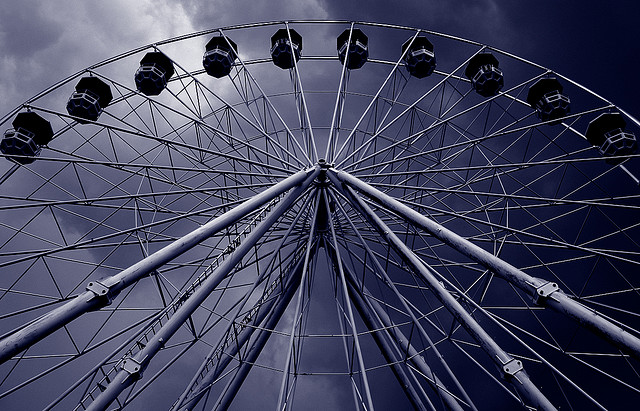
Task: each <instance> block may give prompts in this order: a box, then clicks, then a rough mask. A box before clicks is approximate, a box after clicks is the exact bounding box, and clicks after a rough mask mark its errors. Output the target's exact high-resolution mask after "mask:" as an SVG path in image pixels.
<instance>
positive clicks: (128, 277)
mask: <svg viewBox="0 0 640 411" xmlns="http://www.w3.org/2000/svg"><path fill="white" fill-rule="evenodd" d="M318 173H319V167H314V168H310V169H308V170H302V171H299V172H298V173H296V174H293V175H291V176H290V177H287V178H286V179H285V180H283V181H281V182H279V183H277V184H275V185H274V186H272V187H270V188H268V189H267V190H265V191H263V192H262V193H259V194H257V195H255V196H254V197H252V198H250V199H249V200H247V201H245V202H244V203H242V204H240V205H238V206H237V207H235V208H233V209H232V210H229V211H227V212H226V213H224V214H222V215H221V216H219V217H217V218H215V219H213V220H211V221H209V222H208V223H207V224H205V225H203V226H201V227H199V228H197V229H196V230H194V231H192V232H190V233H189V234H187V235H185V236H184V237H182V238H180V239H178V240H176V241H174V242H173V243H171V244H169V245H167V246H166V247H164V248H162V249H160V250H158V251H156V252H155V253H153V254H151V255H150V256H148V257H146V258H144V259H143V260H140V261H139V262H138V263H136V264H134V265H132V266H131V267H129V268H127V269H125V270H123V271H121V272H120V273H118V274H116V275H114V276H111V277H107V278H105V279H102V280H100V281H99V282H98V281H94V282H91V283H89V285H88V286H87V290H86V291H85V292H83V293H81V294H80V295H78V296H77V297H76V298H74V299H73V300H71V301H69V302H67V303H65V304H64V305H61V306H60V307H58V308H56V309H54V310H52V311H50V312H48V313H46V314H44V315H43V316H41V317H39V318H38V319H36V320H34V321H32V322H30V323H29V324H27V325H26V326H24V327H22V328H20V329H18V330H17V331H15V332H14V333H12V334H10V335H8V336H6V337H5V338H4V339H3V340H2V341H0V363H3V362H5V361H7V360H9V359H10V358H11V357H13V356H14V355H16V354H18V353H20V352H21V351H23V350H25V349H27V348H29V347H30V346H32V345H33V344H35V343H36V342H38V341H40V340H42V339H43V338H45V337H46V336H48V335H49V334H51V333H53V332H55V331H56V330H58V329H60V328H62V327H64V326H65V325H67V324H68V323H70V322H71V321H73V320H74V319H76V318H78V317H80V316H81V315H83V314H85V313H87V312H90V311H94V310H98V309H100V308H102V307H104V306H107V305H109V304H110V303H111V301H112V299H113V298H115V297H116V296H117V295H118V294H119V293H120V292H121V291H122V290H124V289H125V288H127V287H129V286H131V285H132V284H134V283H135V282H137V281H138V280H139V279H141V278H143V277H144V276H146V275H148V274H149V273H151V272H152V271H154V270H156V269H158V268H159V267H161V266H162V265H164V264H166V263H167V262H169V261H171V260H173V259H174V258H175V257H177V256H178V255H180V254H182V253H184V252H185V251H187V250H189V249H191V248H193V247H194V246H196V245H198V244H199V243H201V242H202V241H204V240H206V239H207V238H209V237H211V236H212V235H214V234H215V233H217V232H219V231H220V230H222V229H224V228H226V227H228V226H230V225H231V224H233V223H235V222H236V221H238V220H239V219H241V218H242V217H244V216H245V215H247V214H249V213H251V212H253V211H255V210H256V209H258V208H259V207H260V206H262V205H264V204H266V203H267V202H268V201H271V200H272V199H274V198H276V197H277V196H279V195H280V194H282V193H284V192H285V191H287V190H289V189H291V188H292V187H295V186H296V185H299V184H300V183H302V182H303V181H305V179H309V178H311V179H313V178H315V176H316V175H317V174H318ZM309 181H310V180H309Z"/></svg>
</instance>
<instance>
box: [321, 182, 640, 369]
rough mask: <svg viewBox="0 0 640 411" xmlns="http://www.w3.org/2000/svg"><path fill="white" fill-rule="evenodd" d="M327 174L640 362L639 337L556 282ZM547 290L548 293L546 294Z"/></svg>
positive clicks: (374, 192) (388, 198)
mask: <svg viewBox="0 0 640 411" xmlns="http://www.w3.org/2000/svg"><path fill="white" fill-rule="evenodd" d="M327 175H328V176H329V178H331V180H332V181H333V183H334V184H336V185H342V184H343V183H344V184H346V185H348V186H350V187H353V188H355V189H356V190H358V191H360V192H361V193H363V194H365V195H366V196H367V197H369V198H371V199H372V200H374V201H376V202H377V203H379V204H381V205H382V206H383V207H384V208H386V209H387V210H389V211H391V212H393V213H394V214H396V215H398V216H400V217H402V218H404V219H406V220H407V221H409V222H411V223H413V224H415V225H416V226H417V227H420V228H422V229H423V230H425V231H426V232H428V233H429V234H431V235H432V236H434V237H436V238H437V239H439V240H440V241H442V242H443V243H445V244H448V245H449V246H451V247H452V248H454V249H456V250H457V251H459V252H460V253H462V254H464V255H465V256H467V257H469V258H471V259H472V260H474V261H475V262H477V263H478V264H480V265H482V266H484V267H485V268H487V269H489V270H490V271H491V272H493V273H494V274H496V275H497V276H498V277H500V278H502V279H504V280H507V281H508V282H510V283H511V284H513V285H515V286H516V287H518V288H519V289H521V290H523V291H524V292H526V293H528V294H529V295H531V296H532V298H533V300H534V301H535V302H536V303H537V304H539V305H542V306H547V307H549V308H551V309H552V310H554V311H557V312H559V313H562V314H564V315H566V316H568V317H569V318H572V319H573V320H575V321H577V322H578V323H579V324H581V325H583V326H584V327H586V328H587V329H589V330H591V331H592V332H594V333H595V334H598V335H600V336H601V337H603V338H604V339H606V340H607V341H609V342H610V343H612V344H613V345H615V346H617V347H618V348H620V349H622V350H623V351H625V352H628V353H630V354H631V355H633V356H634V357H636V358H638V359H640V338H638V337H636V336H635V335H633V334H631V333H629V332H628V331H626V330H625V329H623V328H622V327H620V326H618V325H616V324H614V323H612V322H611V321H609V320H607V319H606V318H605V317H603V316H602V315H601V314H600V313H598V312H597V311H596V310H593V309H591V308H589V307H587V306H585V305H583V304H581V303H580V302H578V301H575V300H573V299H572V298H571V297H569V296H568V295H567V294H565V293H564V292H562V290H560V289H558V287H557V285H556V284H555V283H551V282H549V281H546V280H543V279H540V278H537V277H533V276H530V275H529V274H526V273H525V272H523V271H521V270H519V269H517V268H516V267H514V266H513V265H511V264H509V263H507V262H506V261H504V260H502V259H500V258H498V257H496V256H494V255H493V254H491V253H490V252H488V251H486V250H484V249H483V248H481V247H479V246H477V245H475V244H473V243H472V242H470V241H469V240H467V239H465V238H463V237H461V236H460V235H458V234H456V233H454V232H453V231H451V230H449V229H447V228H445V227H444V226H442V225H440V224H438V223H437V222H435V221H433V220H431V219H430V218H428V217H426V216H423V215H422V214H420V213H418V212H417V211H415V210H413V209H412V208H410V207H408V206H406V205H404V204H402V203H401V202H400V201H398V200H396V199H394V198H393V197H391V196H389V195H387V194H385V193H383V192H381V191H380V190H377V189H376V188H374V187H372V186H370V185H369V184H367V183H365V182H364V181H362V180H360V179H358V178H356V177H354V176H352V175H350V174H349V173H346V172H344V171H335V170H329V171H328V173H327ZM547 289H550V291H552V292H551V293H545V291H546V290H547Z"/></svg>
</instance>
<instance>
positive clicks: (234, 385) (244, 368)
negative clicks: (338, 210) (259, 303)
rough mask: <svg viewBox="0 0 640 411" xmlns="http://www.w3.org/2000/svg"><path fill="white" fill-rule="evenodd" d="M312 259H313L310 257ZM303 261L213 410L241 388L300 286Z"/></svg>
mask: <svg viewBox="0 0 640 411" xmlns="http://www.w3.org/2000/svg"><path fill="white" fill-rule="evenodd" d="M312 258H313V257H312ZM302 261H303V260H300V263H299V264H298V267H296V269H295V273H293V281H291V284H289V285H288V287H287V288H286V290H285V291H284V293H283V294H282V295H281V296H280V298H279V300H278V303H277V304H276V305H275V307H274V308H273V310H272V312H271V313H270V314H269V316H268V317H267V319H266V320H265V323H264V324H263V325H262V326H261V327H260V328H261V329H260V330H259V334H258V336H257V337H256V339H255V340H254V342H253V344H252V345H251V347H250V348H249V350H248V351H247V353H246V355H245V358H244V360H243V361H242V363H241V364H240V366H239V367H238V370H237V371H236V374H235V375H234V376H233V379H232V380H231V381H230V382H229V384H228V385H227V386H226V387H225V389H224V391H223V393H222V394H221V395H220V397H219V398H218V400H217V401H216V404H215V406H214V409H217V410H226V409H228V408H229V406H230V405H231V401H233V399H234V398H235V396H236V394H237V393H238V390H239V389H240V387H241V386H242V383H243V382H244V380H245V378H247V375H248V374H249V371H251V368H252V367H253V364H254V363H255V362H256V360H257V359H258V356H259V355H260V353H261V352H262V349H263V348H264V346H265V344H266V343H267V341H268V340H269V337H271V330H273V329H275V327H276V326H277V325H278V322H279V321H280V318H282V315H283V314H284V311H285V309H286V308H287V306H288V305H289V303H290V302H291V299H292V298H293V295H294V294H295V291H296V290H297V289H298V287H299V286H300V279H301V277H302V269H303V268H304V264H302Z"/></svg>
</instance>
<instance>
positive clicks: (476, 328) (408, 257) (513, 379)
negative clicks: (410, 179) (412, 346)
mask: <svg viewBox="0 0 640 411" xmlns="http://www.w3.org/2000/svg"><path fill="white" fill-rule="evenodd" d="M332 177H333V178H335V174H332ZM343 192H344V193H345V195H346V196H347V198H348V199H350V200H351V202H352V204H353V206H354V207H356V209H358V210H359V211H360V212H361V213H362V214H363V215H364V217H365V218H366V219H367V220H368V221H369V223H370V224H371V225H372V226H373V227H375V228H376V230H377V231H378V232H379V234H380V235H381V237H382V238H384V239H385V240H386V241H387V242H388V243H389V244H390V245H391V246H392V247H393V248H394V249H395V250H396V252H397V253H398V254H399V255H400V256H401V257H402V258H403V260H404V261H405V262H406V263H407V264H408V265H409V267H411V269H412V270H413V271H414V272H415V273H416V274H419V275H420V276H421V277H422V278H423V279H424V280H425V282H426V283H427V284H428V285H429V287H430V290H431V292H432V293H433V294H434V295H435V297H436V298H438V300H439V301H440V302H441V303H442V305H443V306H444V307H445V308H446V309H447V310H448V311H449V312H450V313H451V314H452V315H453V316H454V317H455V318H456V320H457V321H458V322H459V323H460V325H462V327H463V328H464V329H465V330H466V331H467V332H468V333H469V335H470V336H471V337H472V338H473V339H474V340H475V341H476V342H477V343H478V344H479V345H480V347H481V348H482V349H483V350H484V351H485V352H486V353H487V354H488V355H489V357H490V358H491V360H492V361H493V362H494V364H495V365H496V367H497V368H498V370H500V373H501V375H502V378H503V379H504V380H506V381H508V382H510V383H511V384H512V386H513V387H514V388H515V389H516V391H517V392H518V394H519V395H520V396H521V398H523V400H524V402H525V403H526V405H527V406H532V407H535V408H536V409H540V410H555V409H556V408H555V407H554V406H553V404H551V402H550V401H549V400H548V399H547V398H546V397H545V396H544V394H542V392H540V390H539V389H538V387H536V386H535V384H533V382H531V379H530V378H529V375H528V374H527V373H526V371H525V370H524V368H523V367H522V363H521V362H520V361H518V360H516V359H515V358H513V357H512V356H511V355H509V354H508V353H507V352H506V351H504V350H503V349H502V348H501V347H500V346H499V345H498V344H497V343H496V342H495V341H494V340H493V338H491V336H490V335H489V334H488V333H487V332H486V331H485V330H484V328H482V326H481V325H480V324H478V322H476V320H475V319H474V318H473V317H472V316H471V314H469V313H468V312H467V311H466V310H465V309H464V307H462V305H461V304H460V303H459V302H458V300H456V299H455V298H454V297H453V296H452V295H451V294H450V293H449V292H448V291H447V290H446V289H445V288H444V286H443V285H442V284H441V283H440V281H438V279H437V277H436V276H435V275H434V273H433V272H432V269H431V268H428V267H427V266H426V265H425V264H424V263H423V262H422V261H421V260H420V258H418V256H416V255H415V254H414V253H413V251H411V250H410V249H409V247H407V246H406V244H404V243H403V242H402V241H401V240H400V239H399V238H398V236H396V235H395V233H394V232H393V231H391V229H390V228H389V227H388V226H387V225H386V224H385V223H384V222H383V221H382V220H381V219H380V217H378V215H376V214H375V213H374V212H373V210H371V208H370V207H369V206H368V205H367V204H366V203H365V202H364V201H363V200H362V199H361V198H360V197H358V195H357V194H356V193H355V192H354V191H353V189H352V188H351V187H349V186H347V187H344V190H343Z"/></svg>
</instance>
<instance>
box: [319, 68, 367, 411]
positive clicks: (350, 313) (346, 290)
mask: <svg viewBox="0 0 640 411" xmlns="http://www.w3.org/2000/svg"><path fill="white" fill-rule="evenodd" d="M346 59H347V57H346V56H345V64H346ZM323 190H325V189H323ZM323 197H324V201H325V207H326V209H327V210H329V209H330V207H329V200H328V198H327V196H326V195H324V196H323ZM328 220H329V228H330V230H331V240H332V245H333V250H334V251H335V259H334V262H335V263H336V266H335V268H336V269H337V271H338V274H339V278H340V283H341V285H342V293H343V295H344V300H345V303H344V305H345V306H346V308H347V314H348V316H349V323H350V324H351V333H352V335H353V343H354V346H355V351H356V358H357V360H358V367H359V368H360V377H361V379H362V386H363V388H364V393H365V397H366V400H367V403H366V409H367V410H369V411H373V409H374V408H373V400H372V398H371V390H370V388H369V379H368V378H367V371H366V367H365V365H364V358H363V356H362V349H361V348H360V338H359V337H358V330H357V329H356V322H355V317H354V316H353V310H352V309H351V302H350V301H349V298H348V296H349V287H348V286H347V279H346V277H345V273H344V271H345V270H344V267H343V266H342V259H341V258H340V250H339V249H338V237H337V236H336V229H335V225H334V223H333V217H332V215H331V214H330V213H328ZM336 288H337V285H336ZM363 405H364V404H363Z"/></svg>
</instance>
